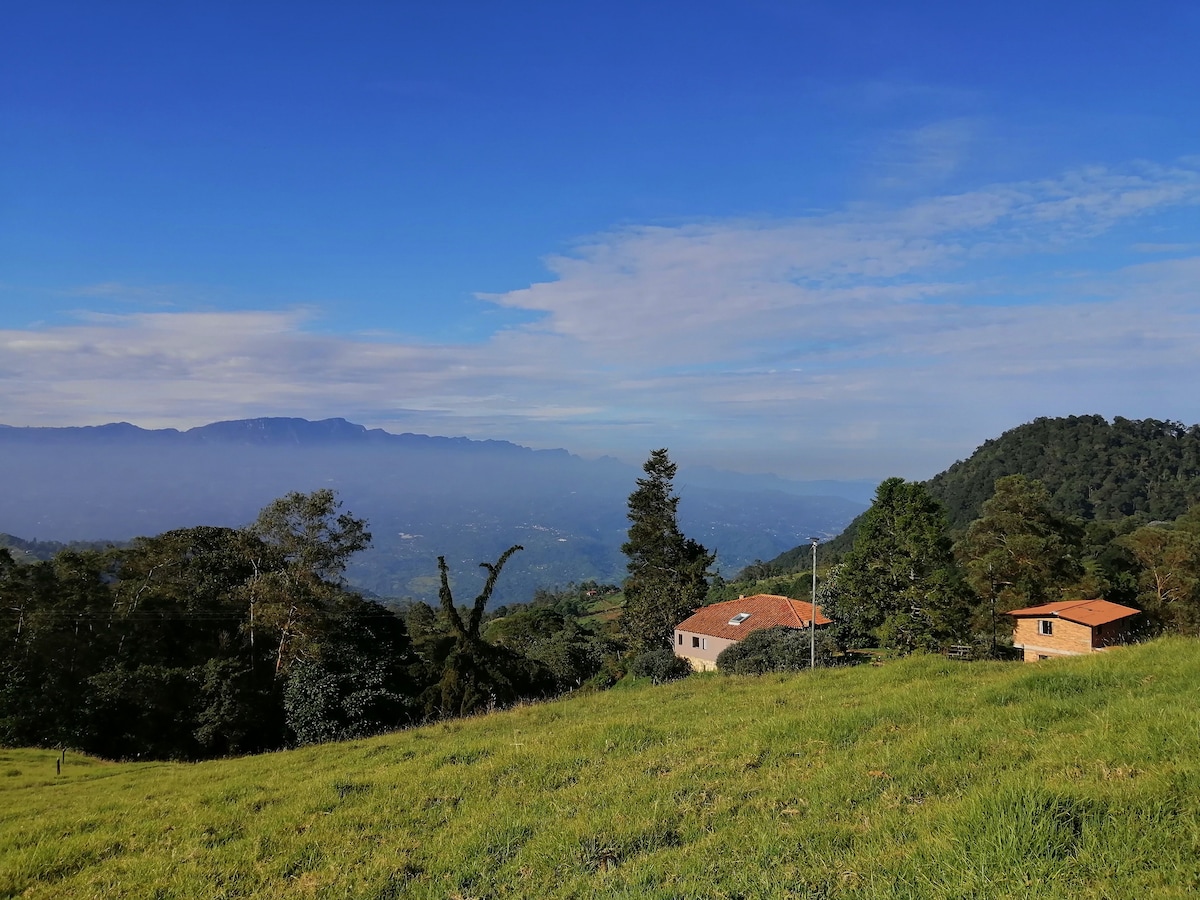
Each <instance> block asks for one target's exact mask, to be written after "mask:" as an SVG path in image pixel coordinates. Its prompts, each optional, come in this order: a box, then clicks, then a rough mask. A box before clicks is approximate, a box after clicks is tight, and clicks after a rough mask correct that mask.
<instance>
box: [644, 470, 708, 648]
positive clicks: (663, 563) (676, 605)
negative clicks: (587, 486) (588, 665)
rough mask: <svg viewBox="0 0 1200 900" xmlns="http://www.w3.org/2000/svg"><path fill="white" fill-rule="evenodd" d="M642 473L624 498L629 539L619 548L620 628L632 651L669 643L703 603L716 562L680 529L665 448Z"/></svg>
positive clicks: (676, 502) (676, 503) (673, 476)
mask: <svg viewBox="0 0 1200 900" xmlns="http://www.w3.org/2000/svg"><path fill="white" fill-rule="evenodd" d="M642 469H643V471H644V472H645V473H646V475H645V477H644V478H639V479H638V481H637V489H636V490H634V492H633V493H632V494H630V495H629V513H628V515H629V522H630V525H629V535H628V540H626V541H625V543H624V544H622V545H621V552H622V553H624V554H625V556H626V557H627V558H628V559H629V562H628V569H629V577H628V578H626V579H625V611H624V613H623V614H622V616H621V627H622V632H623V634H624V637H625V639H626V640H627V641H628V643H629V646H630V648H631V649H633V650H634V651H636V652H644V651H647V650H658V649H662V648H663V647H665V646H667V645H668V644H669V643H670V640H671V634H672V632H673V630H674V628H675V626H676V625H677V624H678V623H679V622H681V621H683V620H684V619H685V618H687V617H688V616H689V615H691V614H692V613H693V612H695V610H696V609H697V608H698V607H699V606H700V605H701V604H703V602H704V597H705V594H706V593H707V591H708V574H709V572H708V567H709V566H710V565H712V562H713V560H714V559H715V558H716V555H715V554H713V553H709V552H708V550H707V549H705V547H704V546H703V545H702V544H700V543H698V542H696V541H694V540H692V539H691V538H687V537H684V536H683V532H681V531H680V530H679V523H678V519H677V508H678V506H679V497H677V496H676V495H675V492H674V491H675V488H674V479H675V471H676V466H675V464H674V463H673V462H671V460H670V457H669V456H668V455H667V451H666V449H665V448H664V449H661V450H655V451H653V452H652V453H651V454H650V458H649V459H648V460H646V464H645V465H644V466H643V467H642Z"/></svg>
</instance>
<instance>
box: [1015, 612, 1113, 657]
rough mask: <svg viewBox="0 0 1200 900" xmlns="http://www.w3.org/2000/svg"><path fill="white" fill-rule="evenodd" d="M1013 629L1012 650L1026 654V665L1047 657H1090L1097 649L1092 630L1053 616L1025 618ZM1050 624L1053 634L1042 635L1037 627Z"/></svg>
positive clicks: (1019, 620) (1018, 620)
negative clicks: (1088, 655)
mask: <svg viewBox="0 0 1200 900" xmlns="http://www.w3.org/2000/svg"><path fill="white" fill-rule="evenodd" d="M1016 622H1017V624H1016V627H1015V628H1014V629H1013V646H1014V647H1021V648H1022V649H1024V651H1025V662H1036V661H1037V660H1038V659H1040V658H1041V657H1044V656H1077V655H1079V654H1081V653H1091V652H1093V649H1097V648H1094V646H1093V641H1094V638H1093V636H1092V629H1091V627H1089V626H1087V625H1080V624H1079V623H1078V622H1068V621H1066V620H1064V619H1057V618H1054V617H1053V616H1051V617H1047V618H1034V617H1028V618H1026V617H1022V618H1019V619H1017V620H1016ZM1039 622H1050V623H1051V624H1052V627H1053V629H1054V633H1053V634H1039V633H1038V623H1039Z"/></svg>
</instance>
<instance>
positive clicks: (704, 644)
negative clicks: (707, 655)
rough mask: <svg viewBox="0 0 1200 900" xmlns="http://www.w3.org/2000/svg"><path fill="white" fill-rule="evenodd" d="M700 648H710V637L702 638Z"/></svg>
mask: <svg viewBox="0 0 1200 900" xmlns="http://www.w3.org/2000/svg"><path fill="white" fill-rule="evenodd" d="M700 649H701V650H707V649H708V638H700Z"/></svg>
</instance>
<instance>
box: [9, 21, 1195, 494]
mask: <svg viewBox="0 0 1200 900" xmlns="http://www.w3.org/2000/svg"><path fill="white" fill-rule="evenodd" d="M1197 46H1200V7H1196V6H1195V5H1194V4H1188V3H1171V2H1164V3H1155V4H1144V5H1134V4H1131V3H1103V4H1102V3H1095V2H1090V3H1046V2H1040V3H1021V2H1006V3H977V4H967V3H961V2H956V3H907V4H896V3H873V2H860V3H855V2H836V3H835V2H822V3H809V2H767V0H764V2H753V0H742V2H736V3H734V2H730V3H721V2H708V3H705V2H689V3H682V2H678V3H677V2H661V3H653V2H645V0H642V2H637V3H624V2H605V3H592V2H578V3H520V2H518V3H508V4H500V3H474V2H471V3H465V2H458V3H455V2H443V3H439V4H436V5H423V4H415V3H386V4H385V3H369V2H362V3H354V4H332V3H324V4H313V3H303V2H292V3H286V4H285V3H266V2H260V3H238V4H234V3H219V2H209V3H204V4H163V3H148V2H147V3H120V2H116V3H111V4H97V3H78V4H65V3H57V2H53V0H48V2H43V3H36V4H24V5H23V8H14V9H9V10H6V13H5V27H4V29H3V34H2V35H0V421H2V422H5V423H7V424H11V425H69V424H99V423H103V422H109V421H117V420H124V421H130V422H134V423H135V424H139V425H143V426H146V427H164V426H174V427H189V426H192V425H197V424H203V423H205V422H209V421H213V420H216V419H228V418H241V417H248V416H258V415H296V416H305V417H308V418H322V417H327V416H344V417H346V418H348V419H351V420H353V421H357V422H361V423H363V424H366V425H370V426H380V427H384V428H387V429H388V430H391V431H420V432H426V433H433V434H447V435H467V436H469V437H475V438H502V439H507V440H512V441H515V442H518V443H522V444H526V445H529V446H535V447H565V448H567V449H569V450H571V451H573V452H577V453H581V454H584V455H598V454H602V453H608V454H612V455H616V456H620V457H622V458H625V459H627V460H630V461H634V462H637V461H640V460H642V459H644V458H645V456H646V455H647V453H648V451H649V450H650V449H652V448H655V447H659V446H667V447H669V448H671V451H672V456H673V457H674V458H676V459H677V460H679V461H681V462H684V463H705V464H711V465H717V466H721V467H725V468H733V469H740V470H744V471H759V472H762V471H770V472H775V473H778V474H780V475H784V476H789V477H795V478H839V477H846V478H849V477H880V478H881V477H885V476H889V475H894V474H898V475H904V476H906V477H919V478H924V477H928V476H930V475H932V474H934V473H935V472H937V471H940V470H941V469H943V468H945V467H946V466H947V465H949V464H950V463H951V462H953V461H954V460H955V459H958V458H961V457H964V456H966V455H968V454H969V453H970V452H971V451H972V450H973V449H974V448H975V447H976V446H977V445H978V444H979V443H981V442H982V441H983V440H985V439H987V438H989V437H994V436H996V435H998V434H999V433H1000V432H1001V431H1003V430H1005V429H1007V428H1011V427H1014V426H1015V425H1018V424H1020V423H1022V422H1025V421H1028V420H1030V419H1032V418H1035V417H1037V416H1042V415H1070V414H1087V413H1102V414H1104V415H1108V416H1113V415H1123V416H1126V417H1130V418H1141V417H1146V416H1152V417H1156V418H1166V419H1172V420H1180V421H1184V422H1186V423H1192V422H1197V421H1200V409H1198V408H1197V407H1198V406H1200V399H1198V398H1197V392H1196V390H1195V385H1196V384H1197V376H1198V375H1200V352H1198V351H1200V114H1198V113H1200V109H1198V105H1200V104H1198V103H1197V99H1196V98H1197V97H1200V63H1197V62H1196V49H1195V48H1196V47H1197Z"/></svg>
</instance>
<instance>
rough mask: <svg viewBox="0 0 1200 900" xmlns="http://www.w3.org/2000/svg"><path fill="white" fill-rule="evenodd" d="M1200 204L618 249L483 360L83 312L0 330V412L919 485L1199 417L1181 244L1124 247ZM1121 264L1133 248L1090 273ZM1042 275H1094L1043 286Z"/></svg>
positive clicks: (962, 204)
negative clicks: (1062, 438)
mask: <svg viewBox="0 0 1200 900" xmlns="http://www.w3.org/2000/svg"><path fill="white" fill-rule="evenodd" d="M1198 201H1200V177H1198V174H1197V170H1196V168H1195V167H1191V166H1188V165H1182V164H1181V165H1179V166H1155V165H1149V164H1146V165H1141V166H1138V167H1136V168H1130V169H1128V170H1125V171H1113V170H1109V169H1100V168H1094V169H1085V170H1080V171H1078V172H1073V173H1069V174H1067V175H1065V176H1062V177H1060V178H1055V179H1047V180H1044V181H1038V182H1024V183H1014V184H1002V185H995V186H991V187H987V188H983V189H979V190H976V191H972V192H967V193H958V194H947V195H942V196H933V197H929V198H926V199H923V200H920V201H917V202H913V203H910V204H908V205H906V206H903V207H899V208H880V207H871V208H868V207H855V208H849V209H845V210H842V211H839V212H837V213H832V214H827V215H823V216H817V217H809V218H802V219H795V220H787V221H778V220H771V221H708V222H700V223H693V224H689V225H682V226H678V227H634V228H627V229H621V230H617V231H613V232H610V233H607V234H601V235H597V236H594V237H593V238H591V239H589V240H587V241H584V242H581V243H580V244H579V245H578V246H577V247H575V248H574V250H573V251H572V252H570V253H567V254H563V255H560V256H556V257H553V258H551V259H549V260H548V261H547V265H548V267H549V269H550V271H551V273H552V274H553V275H554V279H553V280H551V281H547V282H544V283H539V284H535V285H531V286H530V287H529V288H526V289H524V290H519V291H513V292H510V293H506V294H499V295H487V299H489V300H491V301H492V302H494V303H496V304H498V305H500V306H503V307H507V308H515V309H520V310H522V311H525V312H526V313H531V314H534V321H533V322H532V323H531V324H527V325H523V326H521V327H516V328H508V329H505V330H502V331H499V332H497V333H495V334H494V335H493V336H492V337H491V338H490V339H489V340H488V341H486V342H484V343H482V344H472V345H465V344H463V345H449V344H438V345H434V344H421V343H416V342H412V341H411V340H406V339H403V338H400V337H394V336H389V335H386V334H372V335H370V336H365V335H364V336H359V337H357V338H355V337H346V336H339V335H329V334H323V333H321V332H320V331H319V322H318V321H317V320H316V319H314V318H313V317H312V315H311V313H309V312H307V311H305V310H291V311H283V312H279V311H258V312H195V311H189V312H139V313H131V314H123V315H114V314H111V313H108V314H97V315H91V316H88V317H86V318H80V319H79V320H78V321H76V322H75V323H73V324H71V325H68V326H54V327H50V326H45V327H39V328H28V329H10V330H7V331H0V404H2V406H3V409H5V410H6V413H5V418H7V420H8V421H9V422H10V423H13V424H65V423H73V422H100V421H111V420H113V419H128V420H131V421H135V422H138V423H140V424H147V425H165V424H173V425H189V424H197V423H200V422H204V421H210V420H212V419H216V418H230V417H235V416H242V415H265V414H294V415H308V416H322V415H345V416H347V417H350V418H355V419H357V420H359V421H363V422H365V423H367V424H372V425H382V426H384V427H399V428H401V429H407V430H429V431H435V432H439V433H447V432H452V433H456V434H468V435H472V436H480V437H483V436H487V437H508V438H510V439H513V440H518V441H522V442H526V443H531V444H535V445H539V446H547V445H553V446H566V447H569V448H571V449H575V450H580V451H585V452H586V451H594V452H616V453H623V454H626V455H629V456H631V457H633V458H637V457H639V456H641V455H643V454H644V452H645V450H646V449H647V448H648V447H651V446H658V445H661V444H664V443H666V444H669V445H670V446H672V448H673V450H675V451H676V452H677V453H678V454H679V456H680V458H682V459H692V460H696V461H704V462H710V463H716V464H723V465H732V466H738V467H743V468H750V469H770V470H775V471H779V472H782V473H785V474H805V475H813V476H815V475H843V476H856V475H885V474H890V473H893V472H898V473H900V474H907V475H914V476H915V475H920V476H924V475H928V474H932V472H934V471H936V470H938V469H940V468H942V467H944V466H945V465H946V464H948V463H949V462H951V461H952V460H953V459H954V458H956V457H959V456H962V455H965V454H966V453H968V452H970V450H971V449H972V448H973V446H974V445H975V444H976V443H978V442H979V441H980V440H982V439H983V438H986V437H989V436H992V435H994V434H995V433H997V432H998V431H999V430H1001V429H1003V428H1007V427H1011V426H1013V425H1015V424H1018V423H1019V422H1021V421H1025V420H1027V419H1029V418H1032V417H1034V416H1037V415H1057V414H1069V413H1086V412H1102V413H1107V414H1123V415H1132V416H1138V415H1155V416H1160V417H1167V418H1180V419H1191V420H1195V419H1197V418H1200V410H1198V409H1197V401H1196V400H1195V399H1194V390H1193V388H1192V386H1193V385H1194V384H1195V381H1196V377H1197V376H1198V375H1200V353H1198V352H1197V351H1198V350H1200V288H1198V287H1197V285H1200V254H1195V253H1194V250H1193V251H1191V252H1192V253H1193V255H1190V256H1189V255H1186V254H1187V253H1188V252H1189V251H1188V249H1187V248H1189V247H1193V248H1194V246H1195V244H1196V239H1197V235H1196V234H1195V233H1186V234H1180V233H1175V234H1170V235H1168V238H1169V242H1170V243H1171V244H1172V245H1173V246H1175V247H1178V248H1179V249H1178V250H1177V251H1174V250H1173V251H1172V252H1175V253H1177V254H1183V255H1177V256H1176V258H1171V259H1155V260H1149V261H1148V260H1147V257H1146V255H1145V253H1141V254H1140V255H1139V254H1138V253H1137V252H1136V248H1135V247H1134V244H1135V243H1136V236H1135V235H1131V236H1129V237H1128V239H1126V235H1127V234H1128V233H1130V232H1135V231H1136V230H1137V229H1136V228H1135V227H1132V226H1136V225H1137V224H1138V223H1140V222H1141V220H1143V219H1144V218H1146V217H1150V216H1154V215H1155V214H1157V213H1159V212H1160V211H1164V210H1168V209H1172V208H1176V207H1179V206H1182V205H1190V204H1196V203H1197V202H1198ZM1176 230H1177V231H1178V229H1176ZM1157 236H1159V237H1161V234H1160V235H1157ZM1114 241H1117V242H1118V243H1119V242H1120V241H1124V244H1123V246H1125V247H1127V248H1129V249H1128V252H1126V253H1124V254H1118V255H1105V256H1103V257H1101V256H1100V255H1099V254H1097V253H1095V252H1094V251H1095V250H1096V248H1097V247H1098V246H1099V244H1098V243H1097V242H1104V246H1105V247H1108V246H1109V245H1110V244H1112V243H1113V242H1114ZM1160 243H1164V242H1160ZM1061 253H1066V254H1068V255H1070V254H1083V256H1085V257H1086V258H1087V261H1086V262H1085V263H1083V264H1079V263H1078V260H1074V258H1073V262H1072V265H1071V267H1070V273H1069V276H1068V275H1066V274H1060V273H1058V272H1057V271H1056V269H1055V264H1056V263H1055V260H1056V258H1057V257H1056V254H1061ZM1098 258H1101V259H1102V261H1100V262H1097V259H1098ZM1030 297H1036V298H1037V302H1036V303H1035V302H1032V301H1031V300H1030V299H1029V298H1030ZM1046 298H1050V299H1046ZM1017 301H1019V302H1017Z"/></svg>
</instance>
